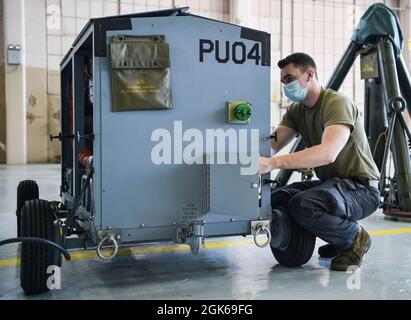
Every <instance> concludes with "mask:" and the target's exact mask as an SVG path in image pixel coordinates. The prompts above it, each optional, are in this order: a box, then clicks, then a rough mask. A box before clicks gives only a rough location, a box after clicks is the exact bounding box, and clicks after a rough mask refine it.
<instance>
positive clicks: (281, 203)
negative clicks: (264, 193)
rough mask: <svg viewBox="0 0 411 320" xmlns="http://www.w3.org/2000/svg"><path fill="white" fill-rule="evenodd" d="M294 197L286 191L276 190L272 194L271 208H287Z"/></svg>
mask: <svg viewBox="0 0 411 320" xmlns="http://www.w3.org/2000/svg"><path fill="white" fill-rule="evenodd" d="M291 197H292V196H291V195H290V194H289V193H288V192H287V190H285V189H279V190H275V191H273V192H272V193H271V207H272V208H276V207H285V208H286V207H287V204H288V201H289V200H290V198H291Z"/></svg>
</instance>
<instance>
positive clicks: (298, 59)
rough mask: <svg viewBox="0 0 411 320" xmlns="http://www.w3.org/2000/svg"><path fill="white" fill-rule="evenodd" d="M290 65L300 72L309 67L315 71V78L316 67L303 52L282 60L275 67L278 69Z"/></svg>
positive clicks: (311, 59) (312, 60)
mask: <svg viewBox="0 0 411 320" xmlns="http://www.w3.org/2000/svg"><path fill="white" fill-rule="evenodd" d="M290 63H292V64H294V65H295V66H296V67H297V68H299V69H300V70H301V71H302V72H305V71H306V70H307V69H308V68H309V67H311V68H313V69H314V71H315V77H316V78H317V79H318V77H317V65H316V64H315V62H314V59H313V58H311V57H310V56H309V55H308V54H306V53H304V52H296V53H292V54H290V55H288V56H287V57H285V58H284V59H281V60H280V61H278V63H277V65H278V67H279V68H280V69H282V68H284V67H285V66H287V65H289V64H290Z"/></svg>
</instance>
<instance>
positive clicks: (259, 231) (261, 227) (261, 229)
mask: <svg viewBox="0 0 411 320" xmlns="http://www.w3.org/2000/svg"><path fill="white" fill-rule="evenodd" d="M262 233H266V234H267V241H266V242H264V243H259V242H258V241H257V236H258V235H259V234H262ZM270 242H271V232H270V229H268V228H267V227H266V226H265V225H263V224H260V225H258V227H257V230H256V231H255V233H254V243H255V245H256V246H257V247H260V248H264V247H266V246H267V245H268V244H269V243H270Z"/></svg>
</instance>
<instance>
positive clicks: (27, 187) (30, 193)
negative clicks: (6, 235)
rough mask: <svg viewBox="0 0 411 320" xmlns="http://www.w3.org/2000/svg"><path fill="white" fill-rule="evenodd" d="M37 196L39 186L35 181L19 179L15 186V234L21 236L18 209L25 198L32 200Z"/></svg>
mask: <svg viewBox="0 0 411 320" xmlns="http://www.w3.org/2000/svg"><path fill="white" fill-rule="evenodd" d="M38 198H39V187H38V185H37V183H36V181H33V180H24V181H20V183H19V185H18V186H17V210H16V216H17V236H18V237H20V236H21V231H20V230H21V218H20V210H21V208H22V207H23V205H24V203H25V202H26V201H27V200H33V199H38Z"/></svg>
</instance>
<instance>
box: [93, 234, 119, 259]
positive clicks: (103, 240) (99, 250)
mask: <svg viewBox="0 0 411 320" xmlns="http://www.w3.org/2000/svg"><path fill="white" fill-rule="evenodd" d="M105 242H112V243H113V246H114V252H113V254H111V255H110V256H104V255H103V254H102V253H101V247H102V245H103V243H105ZM96 250H97V255H98V256H99V258H101V259H103V260H110V259H113V258H114V257H115V256H116V255H117V252H118V243H117V241H116V239H115V238H114V235H111V236H106V237H104V238H103V239H101V241H100V242H99V244H98V246H97V249H96Z"/></svg>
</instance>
